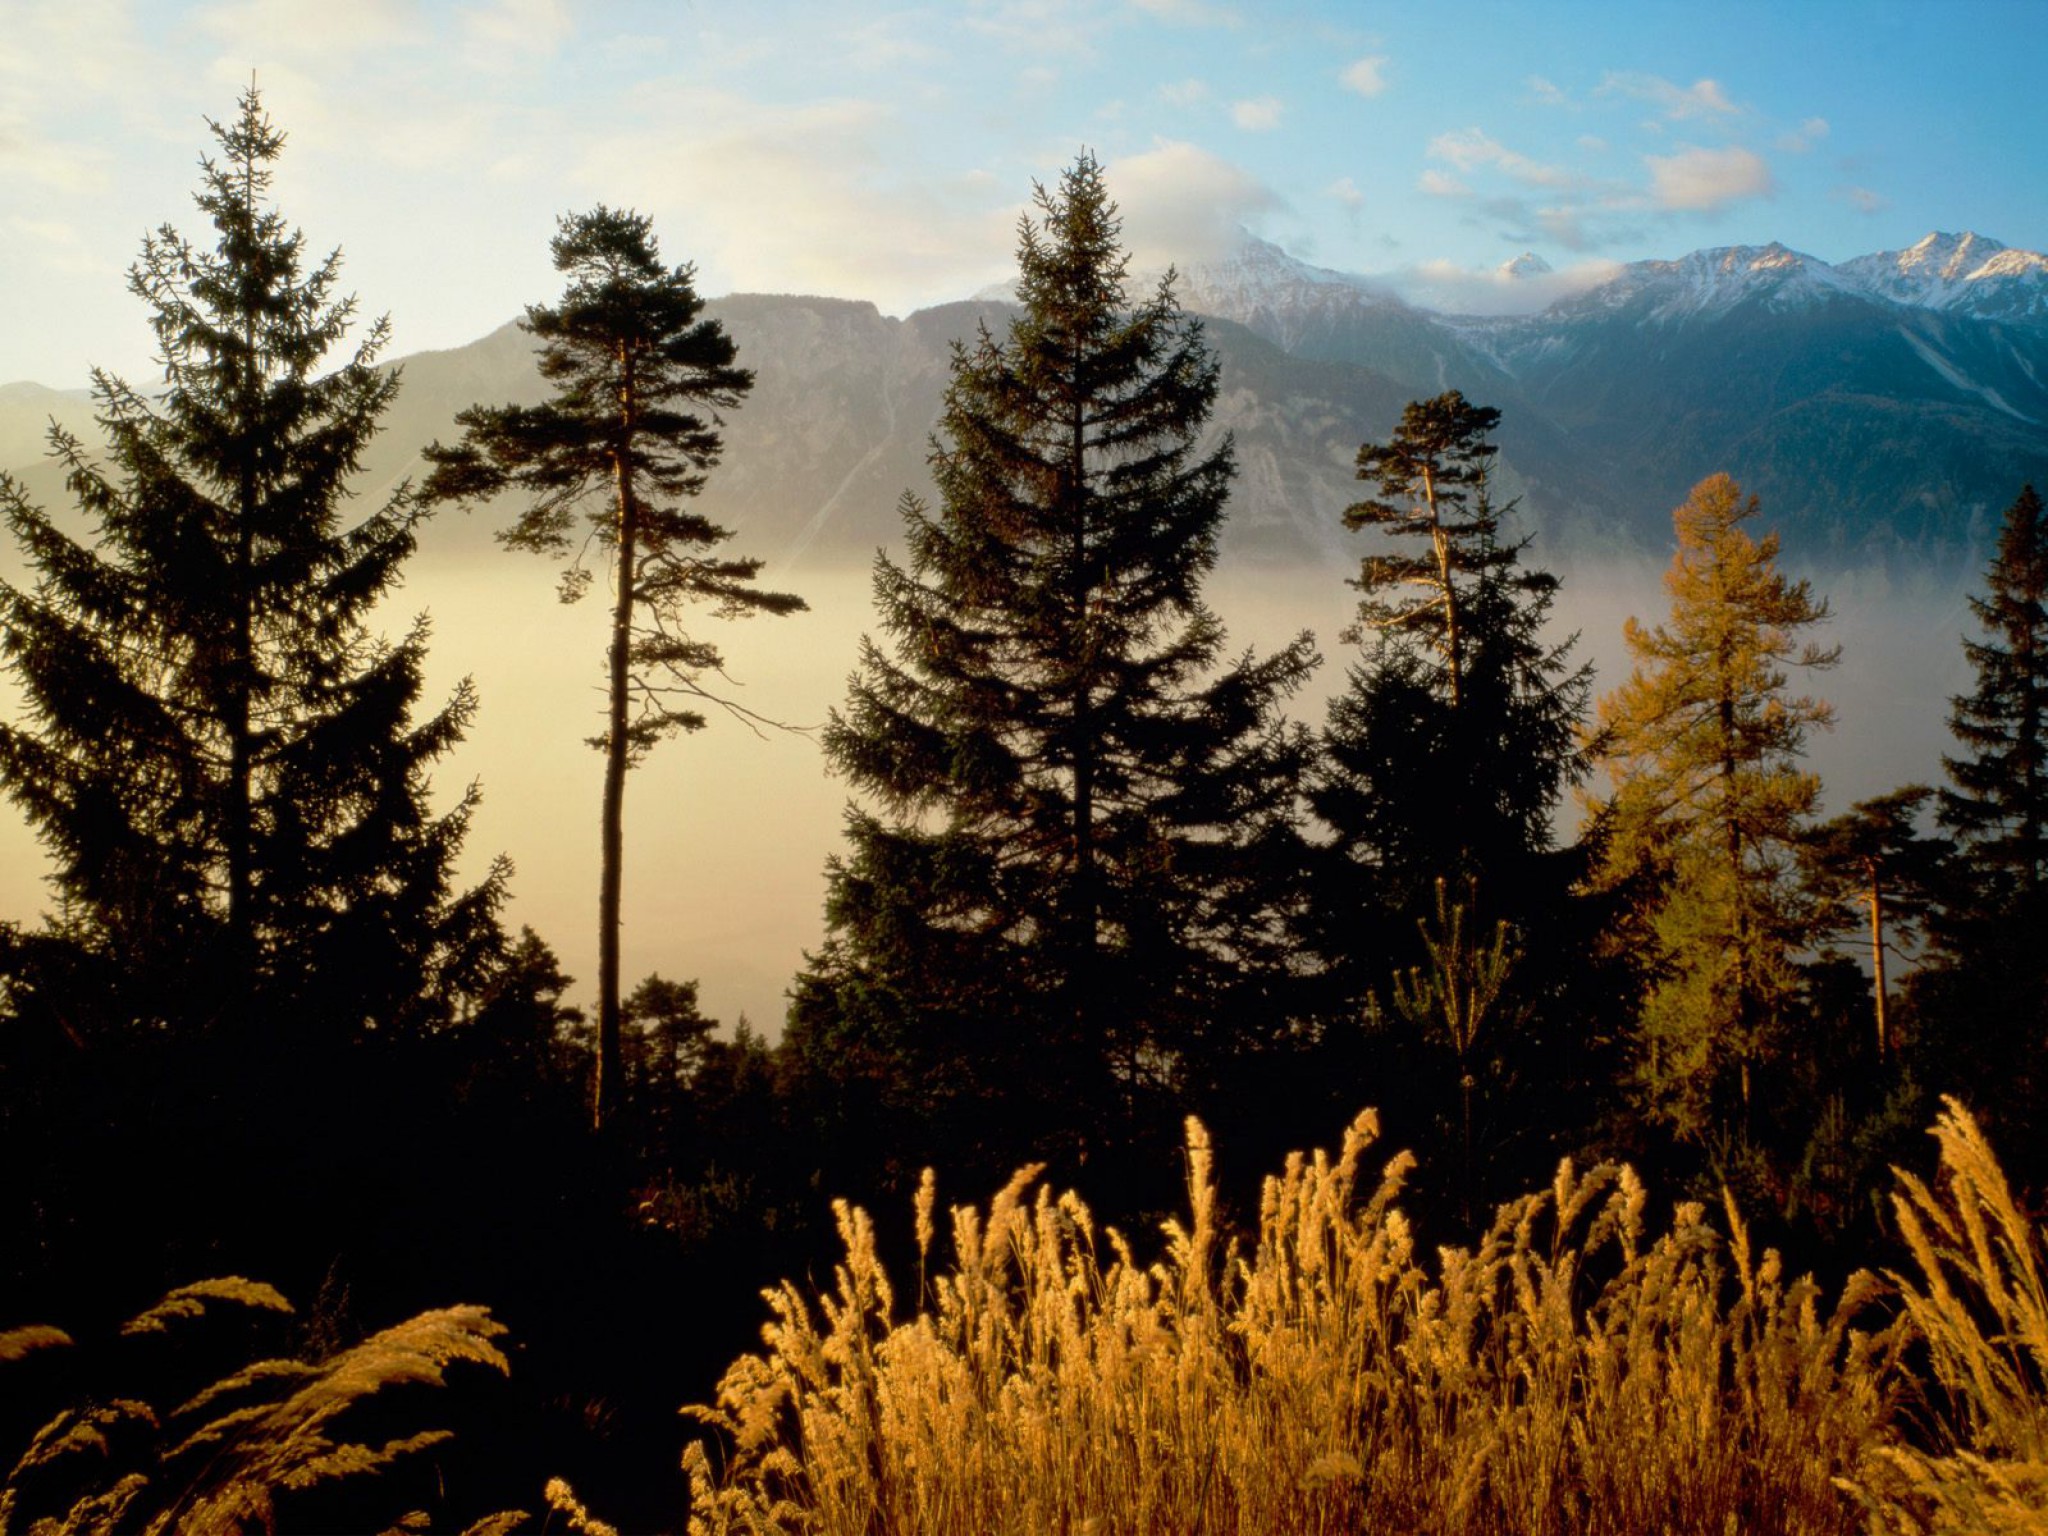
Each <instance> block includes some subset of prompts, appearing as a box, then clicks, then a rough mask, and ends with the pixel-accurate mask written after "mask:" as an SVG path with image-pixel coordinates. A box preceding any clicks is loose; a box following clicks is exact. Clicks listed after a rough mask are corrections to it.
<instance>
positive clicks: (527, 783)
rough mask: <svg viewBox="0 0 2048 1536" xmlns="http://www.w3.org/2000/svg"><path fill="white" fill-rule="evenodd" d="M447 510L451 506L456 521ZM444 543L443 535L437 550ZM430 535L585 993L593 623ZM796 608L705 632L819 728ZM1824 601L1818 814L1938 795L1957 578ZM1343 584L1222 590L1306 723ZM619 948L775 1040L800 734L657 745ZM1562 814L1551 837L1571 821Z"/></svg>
mask: <svg viewBox="0 0 2048 1536" xmlns="http://www.w3.org/2000/svg"><path fill="white" fill-rule="evenodd" d="M453 515H454V514H449V516H451V517H452V516H453ZM455 532H456V530H453V529H447V530H442V533H443V535H444V537H447V538H449V540H450V541H452V536H453V534H454V533H455ZM436 543H437V540H436V537H435V532H434V530H431V529H430V530H429V533H428V535H427V538H426V541H425V547H424V549H423V554H422V557H421V559H420V560H419V561H417V562H416V564H415V567H414V569H413V572H412V576H411V579H410V580H409V582H408V584H407V586H406V589H405V591H404V592H403V593H402V594H401V596H400V598H399V600H398V601H397V603H396V604H395V605H394V609H395V611H394V612H393V613H392V614H391V616H390V622H389V623H388V624H387V625H386V626H385V629H386V632H395V631H396V630H397V629H399V628H400V627H402V625H403V623H404V622H405V621H406V619H407V618H408V617H409V616H410V614H412V613H413V612H415V611H418V610H419V609H421V608H424V609H426V610H427V611H429V612H430V613H431V615H432V617H433V621H434V639H433V644H432V652H431V655H432V666H431V670H430V673H429V678H428V684H427V695H426V696H427V700H428V701H433V700H438V699H440V698H443V697H445V696H446V694H447V692H448V690H449V689H450V688H451V687H453V685H454V683H455V681H456V680H457V679H458V678H460V677H462V676H464V675H465V674H466V675H468V676H470V677H472V678H474V679H475V682H476V684H477V687H478V690H479V692H480V693H481V695H482V709H481V711H480V713H479V715H478V718H477V721H476V725H475V728H474V729H473V730H472V731H471V732H470V735H469V739H468V740H467V741H466V742H465V743H464V744H463V746H462V747H461V748H460V749H459V750H458V751H457V752H456V753H455V754H454V755H453V756H452V757H451V759H450V760H449V761H448V763H447V764H446V766H445V767H444V769H443V770H442V772H441V773H440V774H438V775H437V788H439V789H441V790H443V791H448V792H452V791H453V790H454V789H455V788H457V787H458V786H460V785H461V784H463V783H466V782H467V781H468V780H469V779H470V778H476V779H478V780H480V781H481V782H482V785H483V789H484V801H483V805H482V808H481V809H480V810H479V812H478V814H477V817H476V821H475V824H474V827H473V830H472V831H471V833H470V837H469V842H468V845H467V849H466V852H465V868H466V872H467V873H468V874H469V875H470V876H471V877H472V878H474V877H476V876H477V875H480V874H481V872H482V870H483V868H484V866H485V865H486V864H487V863H488V862H489V860H490V859H491V858H492V857H493V856H495V855H496V854H498V853H501V852H502V853H505V854H508V855H510V856H511V858H512V860H513V861H514V863H515V864H516V865H517V866H518V871H517V874H516V875H515V877H514V879H513V882H512V901H511V904H510V907H509V909H508V911H507V914H506V917H507V921H508V924H509V925H510V926H511V927H513V928H514V929H515V930H516V928H517V926H518V925H519V924H522V923H525V924H530V925H532V927H533V928H534V929H536V930H537V931H538V932H539V933H540V934H541V935H542V936H543V937H544V938H545V939H547V941H548V942H549V943H550V944H551V945H553V946H554V948H555V949H556V951H557V952H558V953H559V954H560V955H561V957H562V961H563V965H564V966H565V968H566V969H567V970H568V971H569V972H570V974H571V975H573V976H575V977H576V978H577V980H578V986H577V988H576V990H575V992H574V994H573V997H574V999H575V1000H577V1001H579V1002H584V1003H587V1002H588V1001H589V1000H590V997H591V995H592V994H591V985H592V983H593V981H594V978H595V975H596V935H595V919H594V913H595V910H596V891H597V830H596V829H597V803H598V787H599V766H600V765H599V761H598V757H597V754H596V753H594V752H593V751H591V750H590V749H589V748H588V747H587V746H585V745H584V744H583V741H582V738H583V737H585V736H587V735H590V734H592V733H593V732H594V731H595V730H596V729H597V728H598V708H599V693H598V687H599V684H600V682H601V678H600V675H599V663H600V658H601V656H602V650H603V633H602V624H603V611H602V608H601V607H600V605H599V604H597V603H595V602H585V603H583V604H581V605H579V606H576V607H564V606H562V605H561V604H560V603H558V602H556V601H555V598H554V593H553V580H552V575H551V572H550V569H549V568H548V567H547V566H546V565H545V563H544V562H542V561H539V560H535V559H531V558H514V557H512V556H509V555H493V556H487V557H482V558H479V557H476V556H469V555H465V556H461V557H456V558H437V550H436ZM1563 574H1564V579H1565V586H1564V590H1563V593H1562V601H1561V603H1560V617H1561V624H1560V632H1562V633H1569V632H1570V631H1571V630H1572V629H1574V628H1576V629H1578V630H1580V631H1581V633H1582V640H1581V645H1582V647H1583V652H1584V654H1585V655H1586V656H1587V657H1588V658H1589V659H1591V660H1592V661H1594V663H1595V664H1596V666H1597V668H1598V680H1597V687H1598V688H1599V689H1601V690H1605V689H1607V688H1611V687H1613V686H1615V685H1616V684H1617V683H1618V682H1619V681H1620V680H1621V678H1622V677H1623V676H1625V675H1626V658H1625V648H1624V646H1623V644H1622V639H1621V626H1622V622H1623V620H1624V619H1625V618H1627V617H1628V616H1629V615H1630V614H1632V613H1633V614H1637V615H1640V616H1642V617H1644V618H1645V619H1646V620H1647V619H1652V618H1658V617H1661V616H1662V614H1663V612H1664V597H1663V590H1662V587H1661V585H1660V582H1661V576H1662V572H1661V568H1659V567H1655V566H1651V565H1648V564H1643V565H1631V566H1627V567H1622V566H1615V565H1602V566H1593V567H1582V568H1578V569H1574V570H1569V571H1566V572H1564V573H1563ZM769 575H770V576H772V577H773V578H774V580H775V582H776V583H777V584H778V585H780V586H785V587H787V588H788V589H790V590H793V591H798V592H801V593H803V594H804V596H805V597H806V598H807V599H808V600H809V601H810V603H811V606H812V611H811V612H810V613H808V614H799V615H797V616H795V617H793V618H788V619H780V620H770V619H753V620H747V621H745V622H742V623H737V624H707V626H706V632H707V633H716V635H717V637H718V638H719V639H720V640H721V642H722V643H723V644H724V645H725V648H726V654H727V660H728V662H729V664H730V668H731V671H732V674H733V677H734V679H735V681H736V682H737V683H738V684H739V685H740V687H739V688H738V689H737V690H736V696H738V697H740V698H742V699H743V700H744V702H745V703H746V705H747V706H748V707H749V708H751V709H755V710H758V711H760V712H761V713H763V714H765V715H769V716H772V717H774V718H776V719H779V720H783V721H786V722H789V723H791V724H793V725H816V724H819V723H821V722H822V721H823V720H824V718H825V715H826V712H827V711H828V710H829V709H831V708H832V707H834V706H835V705H836V704H838V703H839V702H840V701H841V700H842V699H843V698H844V695H845V685H846V678H847V674H848V673H849V672H850V671H851V670H852V667H853V663H854V650H855V646H856V644H857V642H858V639H859V637H860V635H861V634H862V633H863V632H867V631H871V630H872V629H873V622H872V610H871V609H870V607H869V602H868V598H869V591H868V577H867V574H866V573H865V572H864V571H857V570H848V569H845V568H834V567H817V568H810V569H806V568H804V567H802V566H801V565H799V566H797V567H795V568H792V569H789V570H785V571H780V572H770V573H769ZM1816 586H1817V588H1818V589H1819V590H1820V591H1821V592H1823V593H1824V594H1826V595H1827V596H1828V597H1829V598H1830V601H1831V603H1832V606H1833V609H1834V618H1833V621H1832V623H1831V625H1830V627H1829V633H1830V638H1831V640H1833V641H1839V642H1840V643H1841V645H1842V648H1843V659H1842V663H1841V665H1840V666H1839V667H1838V668H1837V669H1836V670H1835V671H1833V672H1832V673H1826V674H1821V675H1819V676H1817V677H1815V678H1814V679H1813V680H1812V684H1811V691H1812V692H1815V693H1817V694H1818V695H1819V696H1820V697H1822V698H1825V699H1828V700H1830V701H1832V702H1833V703H1834V704H1835V705H1836V708H1837V714H1838V723H1837V726H1836V729H1835V730H1834V731H1833V732H1831V733H1826V734H1822V735H1819V736H1817V737H1816V738H1815V739H1814V740H1813V742H1812V743H1811V760H1812V763H1813V766H1814V767H1815V768H1816V769H1817V770H1818V771H1819V772H1820V773H1821V774H1822V775H1823V778H1824V780H1825V783H1826V787H1827V806H1828V809H1829V811H1830V812H1831V813H1832V812H1833V811H1839V810H1844V809H1846V808H1847V807H1848V805H1849V804H1850V803H1851V802H1852V801H1854V800H1857V799H1862V798H1864V797H1866V796H1869V795H1874V794H1879V793H1882V792H1883V791H1885V790H1887V789H1891V788H1894V787H1896V786H1897V785H1900V784H1903V783H1907V782H1910V781H1914V780H1920V781H1933V780H1935V779H1936V778H1937V777H1938V775H1939V773H1940V755H1941V753H1942V751H1943V750H1945V749H1946V748H1948V747H1949V745H1950V743H1949V739H1948V737H1947V734H1946V730H1945V727H1944V720H1945V717H1946V714H1947V708H1948V705H1947V700H1948V697H1949V696H1950V695H1951V694H1953V693H1956V692H1958V691H1960V690H1961V689H1962V688H1964V687H1965V686H1966V685H1967V682H1966V678H1967V669H1966V667H1965V664H1964V662H1963V656H1962V648H1961V645H1960V643H1959V640H1960V637H1961V636H1962V635H1963V634H1964V633H1965V632H1966V631H1969V632H1972V633H1974V631H1973V630H1970V624H1971V620H1970V618H1969V615H1968V612H1967V609H1966V606H1965V601H1964V590H1963V589H1962V587H1960V586H1958V585H1955V584H1952V583H1944V584H1936V583H1931V582H1930V583H1924V584H1921V585H1919V586H1917V587H1908V586H1905V585H1902V584H1901V583H1899V582H1898V581H1896V580H1895V579H1893V578H1891V577H1887V576H1885V575H1883V574H1881V573H1877V572H1838V573H1835V574H1833V575H1831V576H1821V577H1818V578H1816ZM1352 598H1353V594H1352V593H1351V592H1350V591H1349V589H1348V588H1346V587H1345V586H1344V584H1343V573H1342V572H1339V571H1329V570H1293V569H1270V570H1263V571H1249V572H1238V573H1233V574H1230V575H1228V576H1226V577H1225V578H1224V579H1222V580H1221V581H1219V582H1218V583H1217V585H1216V587H1215V606H1216V607H1217V609H1218V611H1219V612H1221V613H1222V615H1223V617H1224V619H1225V621H1226V622H1227V623H1228V625H1229V627H1230V635H1231V641H1232V645H1233V647H1242V646H1244V645H1252V646H1254V647H1256V648H1258V649H1260V650H1261V651H1264V650H1268V649H1270V648H1272V647H1274V646H1276V645H1277V644H1279V643H1280V642H1281V641H1283V640H1285V639H1286V638H1288V637H1290V636H1292V635H1293V634H1295V633H1297V632H1299V631H1300V630H1301V629H1304V628H1306V629H1310V630H1313V631H1314V632H1315V633H1316V635H1317V637H1318V639H1319V641H1320V643H1321V647H1322V650H1323V654H1324V657H1325V661H1324V665H1323V667H1322V669H1321V671H1320V672H1319V674H1318V675H1317V679H1316V682H1315V683H1314V685H1313V686H1312V687H1311V689H1310V690H1309V691H1308V692H1307V693H1305V694H1304V695H1303V696H1302V697H1301V698H1300V699H1299V700H1298V701H1297V705H1298V708H1297V713H1298V716H1299V718H1302V719H1304V720H1307V721H1308V722H1310V723H1311V724H1317V723H1320V721H1321V718H1322V711H1323V707H1324V703H1325V701H1326V700H1327V698H1328V696H1329V695H1330V693H1331V692H1333V691H1334V690H1335V689H1336V688H1337V687H1338V686H1339V685H1340V684H1341V682H1342V679H1343V669H1344V667H1345V665H1346V664H1347V662H1348V660H1349V657H1350V655H1351V654H1352V653H1351V652H1350V651H1349V650H1348V649H1347V648H1346V647H1343V646H1340V645H1339V644H1338V643H1337V639H1336V636H1337V632H1338V630H1340V629H1341V628H1342V627H1343V626H1344V624H1345V622H1346V620H1347V619H1348V617H1349V615H1350V612H1351V608H1352ZM627 796H628V801H627V827H628V835H629V843H628V850H627V865H626V902H625V936H624V958H625V972H626V975H627V977H628V978H629V980H635V979H638V978H639V977H641V976H644V975H646V974H647V973H648V972H650V971H659V972H660V973H661V974H663V975H665V976H668V977H670V978H674V979H680V978H685V977H696V978H698V979H699V981H700V982H701V984H702V996H703V1003H704V1007H705V1010H706V1012H707V1013H709V1014H710V1015H712V1016H713V1017H715V1018H718V1019H721V1020H722V1021H724V1023H725V1024H726V1025H728V1026H730V1025H732V1024H733V1023H735V1022H736V1021H737V1020H738V1019H739V1017H740V1016H741V1015H742V1014H744V1015H745V1016H746V1017H747V1018H748V1019H749V1020H750V1021H751V1023H752V1024H753V1025H754V1026H755V1027H756V1028H757V1029H761V1030H763V1031H765V1032H766V1033H767V1034H769V1035H770V1036H771V1037H772V1036H774V1035H776V1034H779V1032H780V1028H781V1022H782V1016H783V1011H784V1007H785V1001H784V996H783V994H784V990H785V989H786V988H787V987H788V985H789V982H790V979H791V977H792V976H793V975H794V974H795V972H796V970H797V969H798V967H799V966H800V965H801V964H802V960H803V954H804V951H805V950H806V949H808V948H813V947H815V946H816V944H817V943H818V941H819V940H820V938H821V937H822V935H823V932H824V921H823V913H822V907H821V903H822V900H823V895H824V879H823V871H824V864H825V859H826V856H827V855H828V854H830V853H831V852H832V851H833V850H834V849H836V848H837V847H838V843H839V827H840V818H841V816H842V814H843V812H844V810H845V807H846V787H845V785H844V784H843V783H841V782H839V781H837V780H835V779H833V778H831V777H829V776H828V775H827V773H826V771H825V766H824V762H823V758H822V754H821V753H820V751H819V749H818V747H817V745H816V743H815V740H814V739H813V738H809V737H806V736H803V735H798V734H787V733H782V732H769V733H766V734H764V735H763V736H760V737H756V736H755V735H753V734H751V733H750V732H749V731H748V730H747V729H746V728H745V727H744V726H742V725H740V724H739V723H738V722H737V721H735V720H732V719H730V718H727V717H722V716H721V717H718V718H714V720H713V721H712V723H711V725H710V727H709V728H707V729H706V730H704V731H702V732H699V733H697V734H696V735H694V736H690V737H685V738H682V739H679V740H677V741H673V742H670V743H667V744H665V745H664V746H662V747H660V748H658V749H657V750H656V752H655V754H654V756H653V757H652V758H651V759H650V760H649V762H648V763H647V765H646V766H644V767H643V768H641V769H639V770H638V771H636V772H635V773H634V774H633V776H632V778H631V780H630V781H629V784H628V788H627ZM1571 825H1572V818H1571V816H1570V813H1569V812H1568V813H1567V815H1566V817H1565V818H1564V819H1563V827H1562V830H1565V831H1569V829H1570V827H1571ZM41 865H42V860H41V858H40V855H39V853H38V851H37V849H36V847H35V844H34V842H33V840H32V838H31V837H30V835H29V832H28V830H27V828H26V826H25V825H24V824H23V823H22V822H21V821H20V819H19V817H18V816H17V815H15V814H14V813H13V812H12V811H11V810H10V811H9V813H8V814H7V816H6V817H5V818H4V820H0V917H5V918H14V919H23V918H29V917H32V916H33V915H34V914H35V913H36V912H37V911H39V910H40V909H41V907H42V906H43V905H44V903H45V896H44V893H43V891H42V890H41V888H40V886H39V884H38V881H39V873H40V869H41Z"/></svg>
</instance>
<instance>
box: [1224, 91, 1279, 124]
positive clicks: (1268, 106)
mask: <svg viewBox="0 0 2048 1536" xmlns="http://www.w3.org/2000/svg"><path fill="white" fill-rule="evenodd" d="M1282 110H1283V108H1282V106H1281V102H1280V98H1279V97H1277V96H1258V97H1254V98H1252V99H1251V100H1249V101H1233V102H1232V103H1231V104H1230V120H1231V121H1232V122H1233V123H1235V124H1237V126H1238V127H1240V128H1242V129H1244V130H1245V132H1247V133H1269V132H1271V131H1272V130H1273V129H1275V128H1278V127H1279V126H1280V114H1281V111H1282Z"/></svg>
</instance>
